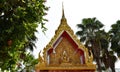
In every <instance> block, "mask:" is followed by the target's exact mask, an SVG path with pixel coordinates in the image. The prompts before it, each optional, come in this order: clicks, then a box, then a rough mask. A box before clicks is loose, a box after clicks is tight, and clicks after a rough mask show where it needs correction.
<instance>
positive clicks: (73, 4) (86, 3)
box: [33, 0, 120, 68]
mask: <svg viewBox="0 0 120 72" xmlns="http://www.w3.org/2000/svg"><path fill="white" fill-rule="evenodd" d="M62 2H63V5H64V13H65V17H66V19H67V23H68V25H69V26H70V27H71V28H72V29H73V31H74V33H76V32H77V30H78V29H77V27H76V25H77V24H80V23H81V21H82V19H83V18H93V17H96V18H97V19H98V20H99V21H101V22H102V23H103V24H104V25H105V26H104V29H105V30H106V31H108V30H109V29H110V26H111V24H114V23H115V22H116V21H117V20H119V19H120V0H47V1H46V3H45V4H46V5H47V6H48V7H50V8H49V10H48V12H47V13H48V14H47V15H46V16H45V18H46V19H48V22H46V24H45V27H46V28H47V29H48V30H47V31H46V32H45V34H44V33H42V31H41V27H40V26H39V27H38V28H37V30H38V33H36V36H37V37H38V40H37V42H36V47H37V48H36V49H35V50H34V52H33V54H34V55H35V57H36V58H37V56H38V53H39V51H40V50H41V51H43V48H44V47H45V46H46V45H47V44H48V43H49V42H50V40H51V38H52V37H53V36H54V34H55V30H56V29H57V28H58V26H59V24H60V20H61V17H62ZM116 68H120V61H118V62H117V63H116Z"/></svg>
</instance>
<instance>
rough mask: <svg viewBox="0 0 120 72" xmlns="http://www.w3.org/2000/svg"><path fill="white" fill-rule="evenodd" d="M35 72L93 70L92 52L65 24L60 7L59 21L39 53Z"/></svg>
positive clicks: (82, 71)
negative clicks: (47, 42)
mask: <svg viewBox="0 0 120 72" xmlns="http://www.w3.org/2000/svg"><path fill="white" fill-rule="evenodd" d="M38 60H39V63H38V64H37V65H36V66H35V69H36V72H95V70H96V65H95V64H93V56H92V54H91V55H90V56H89V54H88V49H87V48H86V47H85V46H84V45H83V44H82V43H80V41H79V40H78V39H77V36H76V35H74V32H73V30H72V29H71V28H70V26H69V25H68V24H67V20H66V18H65V15H64V9H62V18H61V23H60V25H59V27H58V29H57V30H56V31H55V35H54V37H53V38H52V39H51V41H50V42H49V44H47V46H46V47H45V48H44V50H43V56H41V55H40V54H39V59H38Z"/></svg>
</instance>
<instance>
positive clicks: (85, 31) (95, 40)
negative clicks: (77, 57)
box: [76, 18, 104, 72]
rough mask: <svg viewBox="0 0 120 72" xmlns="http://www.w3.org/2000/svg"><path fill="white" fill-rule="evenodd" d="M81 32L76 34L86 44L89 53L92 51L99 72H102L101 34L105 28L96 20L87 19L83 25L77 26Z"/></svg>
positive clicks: (83, 21)
mask: <svg viewBox="0 0 120 72" xmlns="http://www.w3.org/2000/svg"><path fill="white" fill-rule="evenodd" d="M77 26H78V28H80V30H79V31H78V32H77V33H76V34H77V35H78V36H80V38H81V39H80V41H82V42H84V43H85V46H86V47H87V48H88V50H89V51H92V53H93V57H94V60H95V61H96V63H97V66H98V71H99V72H102V69H101V60H100V50H101V45H100V35H98V34H99V33H100V31H102V30H101V28H102V27H103V26H104V25H103V24H102V23H101V22H100V21H99V20H97V19H96V18H86V19H83V20H82V24H78V25H77Z"/></svg>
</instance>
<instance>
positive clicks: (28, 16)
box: [0, 0, 48, 71]
mask: <svg viewBox="0 0 120 72" xmlns="http://www.w3.org/2000/svg"><path fill="white" fill-rule="evenodd" d="M47 10H48V7H46V6H45V0H0V67H1V69H2V70H13V71H14V69H15V67H16V65H17V64H18V61H19V60H22V61H24V60H25V58H26V57H27V56H26V53H27V50H28V49H30V50H31V51H33V47H35V44H34V43H35V41H36V39H37V38H36V36H35V32H37V30H36V28H37V27H38V25H39V24H40V25H41V28H42V29H43V31H45V30H46V28H45V27H44V24H45V23H44V22H45V21H47V20H46V19H45V18H44V16H45V15H46V11H47Z"/></svg>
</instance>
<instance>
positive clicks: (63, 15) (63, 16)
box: [62, 2, 65, 18]
mask: <svg viewBox="0 0 120 72" xmlns="http://www.w3.org/2000/svg"><path fill="white" fill-rule="evenodd" d="M62 18H65V14H64V6H63V2H62Z"/></svg>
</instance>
